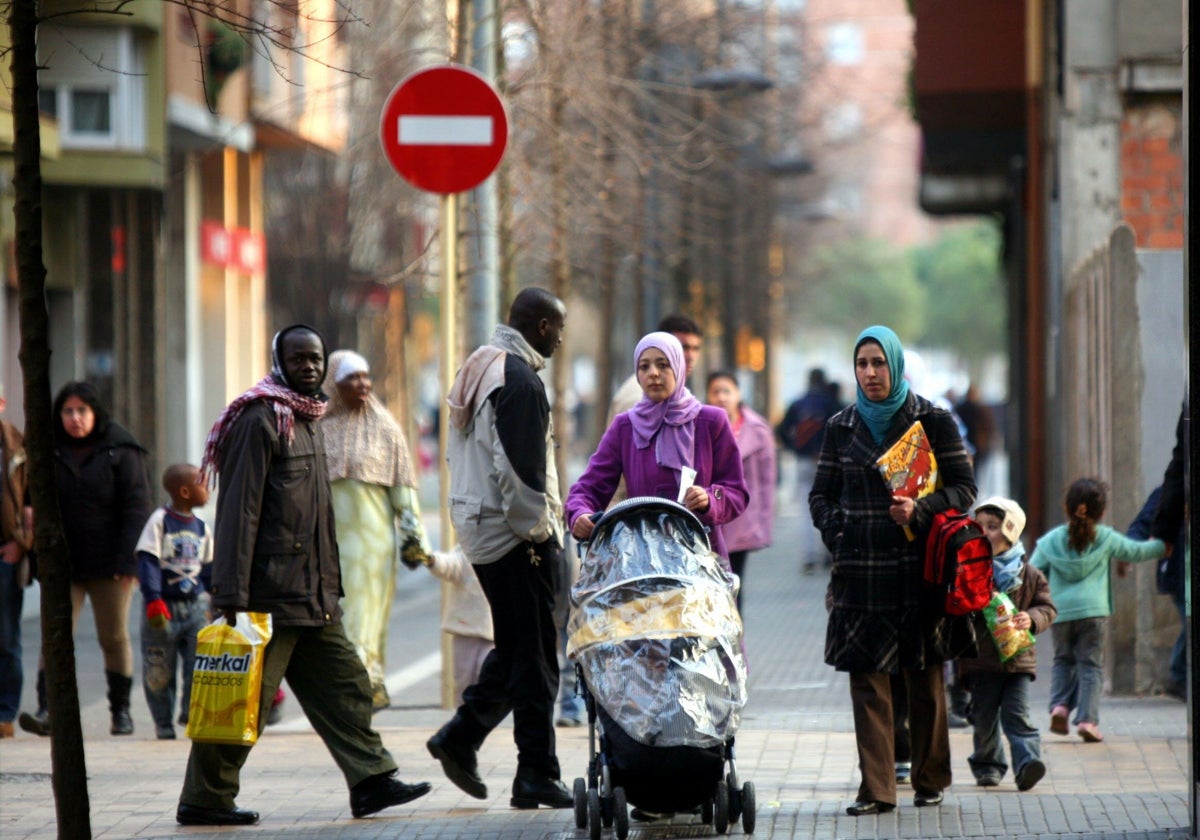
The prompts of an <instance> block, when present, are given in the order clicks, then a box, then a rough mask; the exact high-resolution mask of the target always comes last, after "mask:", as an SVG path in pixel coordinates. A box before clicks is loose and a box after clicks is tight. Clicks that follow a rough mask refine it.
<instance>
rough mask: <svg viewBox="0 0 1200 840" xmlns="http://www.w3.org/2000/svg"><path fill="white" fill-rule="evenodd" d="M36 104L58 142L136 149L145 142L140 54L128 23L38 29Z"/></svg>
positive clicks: (99, 147) (142, 57)
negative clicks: (50, 120) (53, 122)
mask: <svg viewBox="0 0 1200 840" xmlns="http://www.w3.org/2000/svg"><path fill="white" fill-rule="evenodd" d="M38 62H39V63H40V64H41V65H42V69H41V70H40V71H39V72H38V86H39V91H38V105H39V106H40V107H41V109H42V111H43V112H45V113H47V114H49V115H51V116H53V117H55V118H56V119H57V120H58V124H59V138H60V140H61V142H62V145H63V147H64V148H68V149H71V148H74V149H140V148H143V147H144V146H145V143H146V117H145V98H146V94H145V88H146V85H145V59H144V56H143V50H142V47H141V45H140V44H139V42H138V39H137V37H136V35H135V34H134V31H133V29H131V28H127V27H84V26H50V25H48V24H43V25H42V26H41V27H40V28H39V29H38Z"/></svg>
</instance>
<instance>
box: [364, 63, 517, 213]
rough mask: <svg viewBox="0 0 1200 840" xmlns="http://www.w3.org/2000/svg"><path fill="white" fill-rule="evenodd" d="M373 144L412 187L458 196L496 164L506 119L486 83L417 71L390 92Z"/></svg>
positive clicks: (440, 70)
mask: <svg viewBox="0 0 1200 840" xmlns="http://www.w3.org/2000/svg"><path fill="white" fill-rule="evenodd" d="M379 139H380V142H381V143H382V144H383V151H384V154H386V155H387V158H388V160H389V161H390V162H391V164H392V167H393V168H394V169H395V170H396V171H397V172H399V173H400V175H401V177H403V178H404V180H406V181H408V182H409V183H410V184H412V185H413V186H415V187H418V188H420V189H423V190H427V191H429V192H435V193H443V194H445V193H456V192H462V191H463V190H469V189H471V188H472V187H476V186H478V185H479V184H481V183H482V182H483V181H484V180H485V179H486V178H487V177H488V176H489V175H491V174H492V172H493V171H494V170H495V169H496V166H497V165H498V164H499V163H500V158H501V157H503V155H504V147H505V145H506V144H507V143H508V117H507V116H506V115H505V113H504V104H503V103H502V102H501V101H500V97H499V95H498V94H497V93H496V89H495V88H493V87H492V85H491V84H490V83H489V82H488V80H487V79H486V78H484V77H483V76H482V75H481V74H479V73H477V72H475V71H474V70H471V69H470V68H468V67H461V66H459V65H457V64H443V65H440V66H437V67H429V68H427V69H425V70H418V71H417V72H416V73H413V74H412V75H411V76H409V77H408V78H406V79H405V80H404V81H402V82H400V84H398V85H396V87H395V88H393V89H392V92H391V93H390V94H388V98H387V101H386V102H384V104H383V115H382V116H381V118H380V124H379Z"/></svg>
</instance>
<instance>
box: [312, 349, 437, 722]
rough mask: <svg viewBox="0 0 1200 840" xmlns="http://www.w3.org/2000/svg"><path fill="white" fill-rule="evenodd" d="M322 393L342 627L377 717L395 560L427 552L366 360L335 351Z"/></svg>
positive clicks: (403, 445)
mask: <svg viewBox="0 0 1200 840" xmlns="http://www.w3.org/2000/svg"><path fill="white" fill-rule="evenodd" d="M325 388H326V390H327V392H328V393H329V408H328V409H327V410H326V412H325V416H324V418H323V419H322V421H321V428H322V429H323V430H324V432H325V450H326V453H327V457H328V461H329V480H330V483H331V486H332V489H333V513H334V520H335V522H336V526H337V542H338V553H339V554H340V555H341V562H342V588H343V590H344V591H345V597H344V598H343V599H342V612H343V618H342V623H343V625H344V626H345V629H346V636H347V637H348V638H349V639H350V641H351V642H352V643H353V644H354V647H355V648H356V649H357V650H358V655H359V657H360V658H361V659H362V661H363V664H364V665H365V666H366V668H367V674H368V675H369V676H370V677H371V694H372V706H373V708H374V709H375V710H376V711H378V710H379V709H385V708H387V706H388V704H389V702H390V700H389V698H388V693H387V687H386V685H385V684H384V677H385V671H384V653H385V648H386V645H387V628H388V618H389V616H390V614H391V610H392V596H393V595H394V594H395V591H396V559H397V555H399V558H400V559H401V560H402V561H403V562H404V563H405V565H408V566H410V567H415V566H416V565H417V564H420V563H428V558H429V551H430V549H429V543H428V541H427V539H426V537H425V530H424V528H423V527H422V526H421V510H420V505H419V502H418V500H417V491H416V486H417V477H416V473H415V472H414V471H413V467H412V457H411V455H410V454H409V449H408V441H407V440H406V439H405V437H404V432H403V431H401V429H400V425H399V424H398V423H397V422H396V421H395V419H394V418H393V417H392V415H391V414H389V413H388V411H387V409H386V408H384V407H383V404H382V403H380V402H379V400H378V399H377V398H376V397H375V396H374V395H373V394H372V393H371V372H370V367H369V365H368V364H367V360H366V359H364V358H363V357H362V356H360V355H359V354H358V353H355V352H354V351H352V350H337V351H335V352H334V353H332V354H331V355H330V356H329V377H328V379H326V384H325ZM397 530H398V531H399V535H398V536H399V540H398V541H397ZM397 545H399V550H397Z"/></svg>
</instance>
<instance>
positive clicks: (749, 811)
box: [742, 782, 756, 834]
mask: <svg viewBox="0 0 1200 840" xmlns="http://www.w3.org/2000/svg"><path fill="white" fill-rule="evenodd" d="M755 821H756V820H755V811H754V782H746V784H744V785H742V833H743V834H753V833H754V823H755Z"/></svg>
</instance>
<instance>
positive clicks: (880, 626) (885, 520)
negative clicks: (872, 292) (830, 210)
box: [808, 326, 975, 816]
mask: <svg viewBox="0 0 1200 840" xmlns="http://www.w3.org/2000/svg"><path fill="white" fill-rule="evenodd" d="M854 376H855V379H856V381H857V383H858V399H857V400H856V401H855V402H854V403H853V404H852V405H850V406H847V407H846V408H845V409H844V410H842V411H841V412H839V413H838V414H835V415H834V416H833V417H832V418H830V420H829V422H828V424H827V425H826V427H825V439H824V442H823V444H822V446H821V454H820V457H819V458H818V461H817V475H816V478H815V480H814V481H813V489H812V492H811V493H810V494H809V497H808V500H809V507H810V508H811V510H812V516H813V522H814V524H815V525H816V526H817V529H818V530H820V532H821V538H822V539H823V540H824V542H825V545H826V546H827V547H828V549H829V551H830V553H831V554H832V555H833V568H832V570H831V575H830V581H829V592H828V595H827V598H826V602H827V605H828V607H829V625H828V629H827V631H826V636H825V661H826V662H827V663H828V664H830V665H832V666H833V667H834V668H836V669H837V670H839V671H846V672H848V673H849V674H850V698H851V701H852V704H853V708H854V731H855V736H856V739H857V741H858V756H859V766H860V769H861V771H862V783H861V784H860V786H859V789H858V797H857V801H855V803H854V804H853V805H851V806H849V807H848V808H847V809H846V812H847V813H849V814H851V815H852V816H861V815H865V814H877V813H882V812H884V811H890V810H892V809H893V808H894V807H896V799H897V796H896V773H895V766H894V763H893V760H894V755H893V727H892V723H893V705H892V689H891V685H892V682H891V676H892V675H894V674H898V675H900V676H902V677H903V680H897V682H898V683H903V684H905V685H907V700H908V710H909V728H910V733H911V741H912V775H911V782H912V786H913V789H914V791H915V794H916V795H915V797H914V800H913V804H914V805H917V806H929V805H940V804H941V802H942V791H943V790H944V789H945V788H947V787H949V785H950V736H949V731H948V729H947V722H946V694H945V689H944V686H943V680H942V663H943V662H944V661H946V660H948V659H953V658H956V657H957V656H959V655H960V654H963V653H970V652H973V650H974V644H973V635H972V633H971V630H970V626H969V623H968V622H967V621H965V620H964V619H953V618H946V617H943V616H941V615H940V614H939V612H938V611H937V610H931V609H927V608H926V609H923V608H922V607H923V606H924V605H923V603H922V598H921V595H922V580H921V573H922V551H923V548H924V533H925V530H926V529H927V528H928V526H929V523H930V521H931V520H932V518H933V516H934V514H936V513H939V512H940V511H943V510H946V509H947V508H950V507H955V508H958V509H959V510H964V511H965V510H970V508H971V504H972V502H974V500H975V476H974V473H973V471H972V469H971V463H970V460H969V459H968V458H967V453H966V450H965V449H964V448H963V441H962V437H961V436H960V435H959V432H958V427H957V425H956V424H955V422H954V419H953V417H952V416H951V415H950V413H949V412H948V411H946V410H945V409H942V408H938V407H937V406H935V405H934V404H933V403H931V402H930V401H929V400H927V399H925V398H924V397H921V396H918V395H917V394H915V393H913V391H912V390H911V389H910V388H909V386H908V382H907V381H905V379H904V348H903V347H902V346H901V345H900V339H899V338H897V337H896V334H895V333H894V332H892V331H891V330H890V329H888V328H887V327H884V326H873V327H868V328H867V329H865V330H863V331H862V333H860V334H859V336H858V340H857V341H856V342H855V344H854ZM917 420H920V421H921V425H922V426H923V427H924V429H925V434H926V437H927V440H928V442H929V444H930V446H931V448H932V450H933V453H934V455H935V457H936V458H937V466H938V473H939V477H940V482H941V488H940V489H939V490H937V491H935V492H933V493H931V494H929V495H927V496H924V497H922V498H921V499H919V500H913V499H910V498H906V497H903V496H893V495H892V492H891V490H890V489H889V487H888V485H887V484H886V483H885V481H884V479H883V477H882V475H881V474H880V472H879V467H878V465H877V463H876V460H877V459H878V458H879V457H880V456H881V455H883V454H884V453H885V452H887V450H888V449H889V448H890V447H891V446H892V444H894V443H895V442H896V441H897V439H899V438H900V436H901V435H902V434H904V432H905V431H907V430H908V428H909V427H910V426H911V425H912V424H913V423H914V422H915V421H917ZM906 529H908V530H909V531H910V532H912V533H913V534H914V535H915V537H916V539H910V538H909V536H908V534H906Z"/></svg>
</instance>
